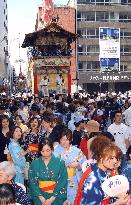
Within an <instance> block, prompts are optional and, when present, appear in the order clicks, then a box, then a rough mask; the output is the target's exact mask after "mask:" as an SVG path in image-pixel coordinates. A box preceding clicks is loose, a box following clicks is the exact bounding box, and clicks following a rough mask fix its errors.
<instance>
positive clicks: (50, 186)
mask: <svg viewBox="0 0 131 205" xmlns="http://www.w3.org/2000/svg"><path fill="white" fill-rule="evenodd" d="M38 183H39V188H40V189H41V190H42V191H44V192H48V193H53V191H54V189H55V187H56V185H57V183H56V182H55V181H39V182H38Z"/></svg>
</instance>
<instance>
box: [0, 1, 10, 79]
mask: <svg viewBox="0 0 131 205" xmlns="http://www.w3.org/2000/svg"><path fill="white" fill-rule="evenodd" d="M7 9H8V8H7V0H0V77H1V78H5V77H6V78H7V74H8V60H9V58H8V12H7Z"/></svg>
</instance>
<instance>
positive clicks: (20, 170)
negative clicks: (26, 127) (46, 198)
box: [8, 139, 26, 184]
mask: <svg viewBox="0 0 131 205" xmlns="http://www.w3.org/2000/svg"><path fill="white" fill-rule="evenodd" d="M8 148H9V152H10V155H11V158H12V161H13V163H14V165H15V171H16V176H15V182H16V183H21V184H24V169H25V165H26V159H25V157H24V156H23V155H22V148H21V146H20V144H19V142H17V141H15V140H14V139H11V140H10V143H9V147H8Z"/></svg>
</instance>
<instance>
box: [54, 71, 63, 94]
mask: <svg viewBox="0 0 131 205" xmlns="http://www.w3.org/2000/svg"><path fill="white" fill-rule="evenodd" d="M63 85H64V78H63V76H62V73H61V74H59V77H58V78H57V79H56V89H57V90H56V93H57V94H62V91H63Z"/></svg>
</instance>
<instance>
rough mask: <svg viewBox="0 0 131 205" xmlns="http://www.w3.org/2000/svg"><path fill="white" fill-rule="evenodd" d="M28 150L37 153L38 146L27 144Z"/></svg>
mask: <svg viewBox="0 0 131 205" xmlns="http://www.w3.org/2000/svg"><path fill="white" fill-rule="evenodd" d="M29 150H30V151H31V152H38V144H29Z"/></svg>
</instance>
